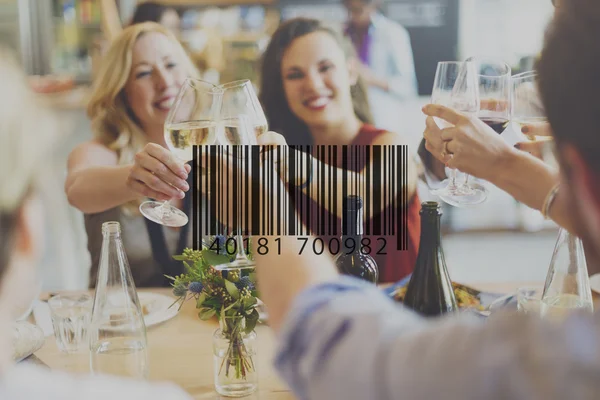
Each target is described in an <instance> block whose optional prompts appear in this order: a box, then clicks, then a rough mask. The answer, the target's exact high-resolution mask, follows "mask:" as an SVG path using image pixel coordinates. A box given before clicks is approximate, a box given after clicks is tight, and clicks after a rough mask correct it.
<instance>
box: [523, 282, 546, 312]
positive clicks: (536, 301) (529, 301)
mask: <svg viewBox="0 0 600 400" xmlns="http://www.w3.org/2000/svg"><path fill="white" fill-rule="evenodd" d="M541 300H542V290H541V288H537V287H524V288H519V289H517V310H518V311H519V312H520V313H523V314H534V315H540V302H541Z"/></svg>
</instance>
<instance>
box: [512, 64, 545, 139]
mask: <svg viewBox="0 0 600 400" xmlns="http://www.w3.org/2000/svg"><path fill="white" fill-rule="evenodd" d="M537 78H538V76H537V72H535V71H527V72H523V73H520V74H517V75H514V76H513V77H512V102H511V114H512V118H511V120H512V123H513V125H514V127H515V130H516V131H517V132H521V128H522V127H523V126H524V125H529V124H539V123H543V122H546V121H547V118H546V111H545V110H544V106H543V104H542V100H541V98H540V94H539V91H538V88H537ZM528 139H529V140H532V141H535V140H537V138H536V137H535V136H528Z"/></svg>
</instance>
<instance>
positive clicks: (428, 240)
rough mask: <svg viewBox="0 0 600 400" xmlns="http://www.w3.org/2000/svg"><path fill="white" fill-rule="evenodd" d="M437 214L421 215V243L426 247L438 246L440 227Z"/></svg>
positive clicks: (439, 242)
mask: <svg viewBox="0 0 600 400" xmlns="http://www.w3.org/2000/svg"><path fill="white" fill-rule="evenodd" d="M440 226H441V224H440V216H439V215H421V244H422V245H427V246H426V247H427V248H431V247H439V246H440V244H441V229H440Z"/></svg>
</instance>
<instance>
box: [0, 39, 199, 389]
mask: <svg viewBox="0 0 600 400" xmlns="http://www.w3.org/2000/svg"><path fill="white" fill-rule="evenodd" d="M0 87H1V88H2V93H3V94H4V96H2V98H0V121H1V122H0V160H1V161H2V168H0V398H1V399H3V400H21V399H26V400H29V399H48V400H59V399H60V400H69V399H82V398H84V399H91V400H95V399H98V400H100V399H105V398H106V396H111V398H114V399H132V398H144V399H163V398H164V399H167V398H168V399H189V396H187V394H186V393H184V392H183V391H182V390H181V389H179V388H177V387H175V386H173V385H170V384H149V383H141V382H135V381H128V380H124V379H120V378H112V377H107V376H98V377H90V376H77V377H76V376H73V375H69V374H66V373H62V372H57V371H51V370H49V369H47V368H40V367H38V366H34V365H29V364H27V363H26V362H22V363H20V364H18V365H14V364H13V361H12V355H13V341H14V338H13V332H12V329H13V322H14V321H15V319H16V318H17V317H18V313H16V305H19V304H23V303H25V302H29V303H31V301H32V300H33V298H34V297H35V296H36V295H37V294H38V293H37V291H36V290H35V289H34V288H35V285H34V282H35V280H36V278H35V275H36V268H35V266H36V265H37V264H38V262H39V261H40V257H41V255H42V253H43V248H44V242H45V238H44V235H43V232H44V227H43V224H44V215H43V206H42V204H41V201H40V194H39V191H38V188H39V185H40V182H39V179H40V174H39V172H40V170H42V169H43V168H45V167H46V163H47V161H48V160H49V159H50V153H51V151H52V149H53V147H54V145H55V143H56V139H57V137H58V136H59V134H58V132H57V131H58V129H59V128H58V123H57V121H56V120H55V118H56V117H55V116H54V115H52V114H51V113H50V111H49V110H48V109H46V108H45V107H43V106H42V105H41V104H40V103H38V99H37V98H36V97H35V95H34V94H33V93H32V92H31V91H30V90H29V88H28V86H27V83H26V77H25V74H24V73H23V72H22V71H21V70H20V68H19V66H18V64H17V62H16V60H15V58H14V57H13V55H12V54H10V53H9V52H8V51H7V50H5V49H3V48H0ZM32 132H35V135H33V134H32Z"/></svg>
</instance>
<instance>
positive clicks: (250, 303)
mask: <svg viewBox="0 0 600 400" xmlns="http://www.w3.org/2000/svg"><path fill="white" fill-rule="evenodd" d="M257 303H258V301H257V300H256V297H248V298H246V299H244V309H246V310H248V309H250V308H252V307H254V306H256V304H257Z"/></svg>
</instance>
